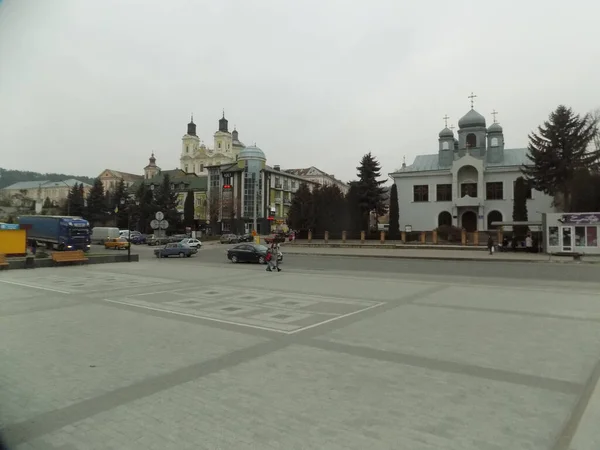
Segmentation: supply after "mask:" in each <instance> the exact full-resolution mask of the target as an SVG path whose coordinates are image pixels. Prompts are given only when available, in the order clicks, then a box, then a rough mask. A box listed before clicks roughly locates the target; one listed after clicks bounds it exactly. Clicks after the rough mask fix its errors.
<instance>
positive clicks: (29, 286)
mask: <svg viewBox="0 0 600 450" xmlns="http://www.w3.org/2000/svg"><path fill="white" fill-rule="evenodd" d="M0 283H6V284H14V285H15V286H21V287H28V288H31V289H40V290H42V291H50V292H56V293H57V294H70V292H67V291H60V290H58V289H51V288H47V287H42V286H34V285H32V284H25V283H18V282H16V281H8V280H0Z"/></svg>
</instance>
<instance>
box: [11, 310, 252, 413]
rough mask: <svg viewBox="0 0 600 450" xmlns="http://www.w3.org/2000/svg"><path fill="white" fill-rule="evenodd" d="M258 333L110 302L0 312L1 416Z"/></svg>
mask: <svg viewBox="0 0 600 450" xmlns="http://www.w3.org/2000/svg"><path fill="white" fill-rule="evenodd" d="M260 341H261V339H260V338H256V337H251V336H247V335H242V334H237V333H231V332H227V331H221V330H215V329H207V328H204V327H201V326H197V325H194V324H188V323H180V322H177V321H169V320H164V319H163V318H159V317H153V316H149V315H143V314H136V313H133V312H129V311H122V310H116V309H115V308H111V307H109V306H102V305H86V306H79V307H72V308H69V309H68V311H67V310H53V311H42V312H33V313H30V314H27V315H19V316H10V317H5V318H2V317H0V342H2V345H3V347H4V348H5V349H7V351H6V352H4V356H3V361H2V365H1V368H0V385H2V386H3V389H1V390H0V405H2V406H3V409H2V410H1V411H0V423H2V422H4V423H13V422H19V421H21V420H25V419H27V418H29V417H31V416H33V415H35V414H38V413H41V412H45V411H51V410H53V409H57V408H61V407H64V406H66V405H68V404H71V403H74V402H78V401H82V400H84V399H87V398H91V397H94V396H97V395H99V394H101V393H104V392H108V391H111V390H114V389H116V388H118V387H122V386H127V385H129V384H131V383H134V382H136V381H138V380H141V379H144V378H146V377H149V376H153V375H157V374H160V373H166V372H169V371H173V370H175V369H177V368H179V367H185V366H188V365H190V364H193V363H197V362H199V361H202V360H205V359H210V358H214V357H215V356H218V355H223V354H226V353H229V352H231V351H233V350H238V349H240V348H244V347H246V346H250V345H253V344H255V343H257V342H260Z"/></svg>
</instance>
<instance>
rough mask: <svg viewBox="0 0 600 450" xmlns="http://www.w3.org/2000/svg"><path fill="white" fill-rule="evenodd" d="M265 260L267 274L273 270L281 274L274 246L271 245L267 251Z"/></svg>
mask: <svg viewBox="0 0 600 450" xmlns="http://www.w3.org/2000/svg"><path fill="white" fill-rule="evenodd" d="M265 259H266V260H267V269H266V270H267V272H273V271H274V270H277V272H281V269H280V268H279V263H278V261H277V260H278V256H277V248H276V247H275V244H274V243H273V244H271V247H270V248H269V249H268V250H267V256H266V258H265Z"/></svg>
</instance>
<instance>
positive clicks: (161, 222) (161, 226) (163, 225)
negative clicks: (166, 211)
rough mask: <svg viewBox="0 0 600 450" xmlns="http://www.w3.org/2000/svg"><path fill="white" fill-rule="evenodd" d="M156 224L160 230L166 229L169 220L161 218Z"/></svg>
mask: <svg viewBox="0 0 600 450" xmlns="http://www.w3.org/2000/svg"><path fill="white" fill-rule="evenodd" d="M158 226H159V227H160V229H161V230H166V229H167V228H169V222H167V221H166V220H161V221H160V222H159V223H158Z"/></svg>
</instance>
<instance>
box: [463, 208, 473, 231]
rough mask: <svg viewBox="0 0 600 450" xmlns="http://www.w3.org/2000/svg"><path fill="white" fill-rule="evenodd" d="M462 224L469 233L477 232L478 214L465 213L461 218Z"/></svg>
mask: <svg viewBox="0 0 600 450" xmlns="http://www.w3.org/2000/svg"><path fill="white" fill-rule="evenodd" d="M461 223H462V227H463V228H464V229H465V230H466V231H467V233H473V232H474V231H477V214H475V213H474V212H473V211H465V212H464V213H463V215H462V217H461Z"/></svg>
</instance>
